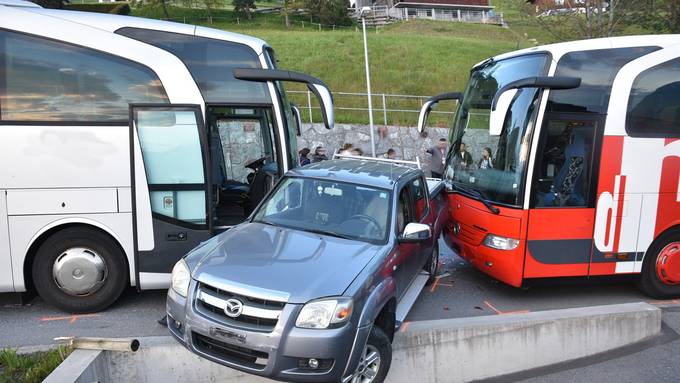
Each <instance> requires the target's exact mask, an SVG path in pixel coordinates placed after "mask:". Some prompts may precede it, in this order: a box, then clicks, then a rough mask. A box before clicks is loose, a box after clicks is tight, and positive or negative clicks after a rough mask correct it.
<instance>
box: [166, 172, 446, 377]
mask: <svg viewBox="0 0 680 383" xmlns="http://www.w3.org/2000/svg"><path fill="white" fill-rule="evenodd" d="M442 187H443V184H442V182H441V181H438V180H428V179H426V178H425V176H424V174H423V172H422V171H421V170H419V169H418V168H414V167H411V166H405V165H403V164H399V163H396V162H386V161H377V160H373V159H372V160H361V159H336V160H330V161H323V162H319V163H314V164H311V165H308V166H305V167H302V168H297V169H294V170H292V171H290V172H288V173H287V174H286V176H285V177H284V178H283V179H282V180H281V181H280V182H279V183H278V184H277V185H276V187H275V188H274V190H272V192H271V193H269V195H268V196H267V197H266V198H265V199H264V201H263V202H262V203H261V204H260V205H259V206H258V207H257V209H256V210H255V211H254V212H253V214H252V215H251V217H250V218H249V219H248V221H246V222H244V223H243V224H240V225H238V226H236V227H234V228H232V229H230V230H228V231H227V232H224V233H222V234H220V235H219V236H216V237H214V238H212V239H210V240H209V241H206V242H204V243H203V244H201V245H200V246H198V247H197V248H195V249H194V250H192V251H191V252H190V253H189V254H187V255H186V257H184V258H183V259H182V260H181V261H180V262H178V263H177V265H176V266H175V268H174V270H173V273H172V287H171V288H170V289H169V291H168V297H167V314H168V316H167V320H168V328H169V329H170V332H171V333H172V335H174V337H175V338H176V339H177V340H178V341H179V342H180V343H182V344H183V345H184V346H186V347H187V348H188V349H189V350H191V351H192V352H194V353H196V354H198V355H200V356H202V357H204V358H207V359H209V360H212V361H214V362H217V363H221V364H223V365H226V366H229V367H232V368H235V369H238V370H241V371H245V372H249V373H252V374H256V375H261V376H266V377H269V378H273V379H278V380H285V381H295V382H350V381H351V382H365V383H369V382H382V381H383V380H384V379H385V376H386V375H387V372H388V370H389V367H390V363H391V359H392V349H391V341H392V339H393V336H394V333H395V331H396V329H398V327H399V325H400V324H401V322H402V321H403V320H404V318H405V317H406V314H407V313H408V310H409V309H410V307H411V306H412V304H413V302H414V301H415V299H416V298H417V296H418V294H419V293H420V291H421V289H422V287H423V286H424V285H425V284H426V282H427V281H428V280H431V279H432V278H433V277H434V275H435V273H436V269H437V265H438V263H439V249H438V241H437V239H438V238H439V236H440V233H441V231H442V228H443V226H444V224H445V220H446V217H447V216H448V214H447V212H446V211H445V209H446V208H445V206H446V204H445V203H443V201H442V198H443V197H442V196H441V195H440V191H441V189H442Z"/></svg>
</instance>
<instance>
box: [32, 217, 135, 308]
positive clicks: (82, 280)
mask: <svg viewBox="0 0 680 383" xmlns="http://www.w3.org/2000/svg"><path fill="white" fill-rule="evenodd" d="M32 274H33V284H34V286H35V289H36V290H37V292H38V294H39V295H40V296H41V297H42V298H43V299H44V300H45V302H47V303H48V304H50V305H52V306H55V307H57V308H59V309H62V310H64V311H67V312H71V313H87V312H97V311H101V310H103V309H105V308H107V307H108V306H110V305H111V304H112V303H113V302H115V301H116V299H118V297H119V296H120V294H121V293H122V292H123V290H124V289H125V286H126V285H127V284H128V277H127V275H128V268H127V265H126V262H125V259H124V255H123V253H122V251H121V250H120V248H119V247H118V245H117V244H116V243H115V242H114V241H113V240H112V239H111V238H110V237H109V236H107V235H105V234H103V233H101V232H100V231H97V230H94V229H89V228H82V227H77V228H76V227H73V228H67V229H64V230H61V231H59V232H57V233H55V234H53V235H52V236H50V237H49V238H47V240H46V241H45V242H44V243H43V244H42V245H41V246H40V248H38V252H37V253H36V257H35V261H34V262H33V270H32Z"/></svg>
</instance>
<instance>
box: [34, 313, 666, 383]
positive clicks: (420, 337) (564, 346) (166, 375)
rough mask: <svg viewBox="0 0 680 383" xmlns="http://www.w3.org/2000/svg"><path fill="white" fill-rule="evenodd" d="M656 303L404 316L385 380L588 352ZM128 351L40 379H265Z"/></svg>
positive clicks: (649, 318)
mask: <svg viewBox="0 0 680 383" xmlns="http://www.w3.org/2000/svg"><path fill="white" fill-rule="evenodd" d="M660 331H661V310H659V309H658V308H656V307H653V306H651V305H649V304H646V303H628V304H620V305H609V306H596V307H584V308H578V309H566V310H553V311H543V312H535V313H527V314H514V315H499V316H484V317H472V318H459V319H447V320H434V321H421V322H412V323H409V324H408V327H407V331H405V332H399V333H398V334H397V336H396V337H395V340H394V354H393V360H392V368H391V370H390V373H389V375H388V377H387V382H389V383H406V382H414V381H418V382H447V383H448V382H466V381H471V380H477V379H484V378H491V377H495V376H501V375H505V374H510V373H514V372H518V371H523V370H527V369H531V368H536V367H542V366H547V365H551V364H555V363H561V362H566V361H569V360H573V359H577V358H583V357H588V356H591V355H595V354H598V353H602V352H605V351H609V350H613V349H616V348H619V347H623V346H626V345H630V344H633V343H636V342H640V341H643V340H645V339H648V338H650V337H653V336H656V335H658V334H659V333H660ZM140 340H141V343H142V345H141V348H140V349H139V351H138V352H136V353H125V352H111V351H87V350H76V351H75V352H74V353H73V354H72V355H71V356H70V357H69V358H68V359H67V360H66V361H65V362H64V363H63V364H62V365H61V366H60V367H59V368H57V369H56V370H55V371H54V372H53V373H52V375H50V376H49V377H48V378H47V380H46V381H45V382H47V383H56V382H58V383H65V382H77V383H85V382H87V383H89V382H93V381H99V382H101V383H108V382H127V381H134V382H144V383H154V382H163V383H174V382H177V383H179V382H215V383H218V382H225V383H227V382H239V383H263V382H270V381H269V380H266V379H262V378H258V377H255V376H252V375H248V374H244V373H241V372H238V371H235V370H232V369H229V368H226V367H223V366H220V365H218V364H215V363H212V362H209V361H207V360H205V359H201V358H199V357H197V356H196V355H194V354H192V353H190V352H188V351H187V350H186V349H184V348H183V347H181V346H179V345H178V344H177V343H176V342H175V341H174V340H172V339H171V338H170V337H157V338H143V339H140Z"/></svg>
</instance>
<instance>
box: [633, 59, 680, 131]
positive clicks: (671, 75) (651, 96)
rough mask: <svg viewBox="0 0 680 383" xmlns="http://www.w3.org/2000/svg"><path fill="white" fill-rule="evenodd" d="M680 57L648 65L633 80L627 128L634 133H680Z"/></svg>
mask: <svg viewBox="0 0 680 383" xmlns="http://www.w3.org/2000/svg"><path fill="white" fill-rule="evenodd" d="M679 79H680V59H675V60H671V61H668V62H666V63H663V64H661V65H658V66H655V67H653V68H650V69H647V70H646V71H644V72H642V73H641V74H640V75H639V76H638V78H636V79H635V82H634V83H633V88H632V90H631V94H630V100H629V101H628V114H627V116H626V131H627V132H628V134H629V135H631V136H633V137H636V136H637V137H680V80H679Z"/></svg>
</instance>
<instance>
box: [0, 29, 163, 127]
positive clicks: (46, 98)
mask: <svg viewBox="0 0 680 383" xmlns="http://www.w3.org/2000/svg"><path fill="white" fill-rule="evenodd" d="M0 46H2V47H4V50H3V51H2V52H1V53H0V76H1V78H0V105H2V110H1V112H0V119H2V120H4V121H125V122H124V125H127V120H128V118H129V110H128V104H129V103H167V102H168V98H167V95H166V94H165V90H164V89H163V86H162V85H161V82H160V80H159V79H158V77H157V76H156V74H155V73H154V72H152V71H151V70H150V69H148V68H146V67H144V66H142V65H140V64H137V63H134V62H131V61H128V60H125V59H121V58H119V57H116V56H113V55H109V54H105V53H102V52H99V51H95V50H92V49H88V48H83V47H78V46H75V45H70V44H65V43H61V42H57V41H53V40H47V39H43V38H38V37H33V36H29V35H25V34H20V33H14V32H9V31H2V30H0Z"/></svg>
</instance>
